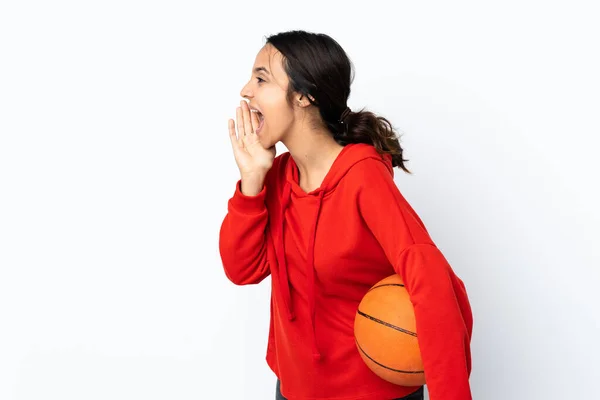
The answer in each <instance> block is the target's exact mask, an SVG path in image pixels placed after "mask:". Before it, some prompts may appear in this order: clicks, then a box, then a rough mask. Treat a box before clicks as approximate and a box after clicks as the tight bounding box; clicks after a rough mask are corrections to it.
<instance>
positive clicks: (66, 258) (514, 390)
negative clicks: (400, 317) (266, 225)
mask: <svg viewBox="0 0 600 400" xmlns="http://www.w3.org/2000/svg"><path fill="white" fill-rule="evenodd" d="M209 7H213V8H212V10H210V9H209ZM288 29H307V30H312V31H317V32H324V33H327V34H330V35H331V36H333V37H334V38H335V39H337V40H338V41H339V42H340V43H341V44H342V46H343V47H344V48H345V49H346V50H347V52H348V53H349V55H350V57H351V58H352V60H353V62H354V63H355V67H356V79H355V82H354V85H353V87H352V90H353V92H352V95H351V98H350V102H349V103H350V106H351V107H353V108H361V107H367V108H369V109H371V110H373V111H376V112H377V113H379V114H381V115H384V116H386V117H387V118H389V119H390V120H391V121H392V122H393V123H394V125H395V126H396V127H397V128H398V130H399V131H401V132H402V134H403V137H402V141H403V145H404V147H405V149H406V156H407V157H408V158H409V159H410V160H411V161H410V163H409V164H408V165H409V167H410V168H411V169H412V170H413V171H414V175H413V176H408V175H406V174H403V173H401V172H400V171H399V170H397V171H398V172H397V183H398V186H399V187H400V188H401V190H402V192H403V193H404V195H405V196H406V197H407V198H408V200H409V201H410V202H411V204H412V205H413V206H414V207H415V209H416V210H417V212H418V213H419V214H420V215H421V217H422V218H423V220H424V222H425V224H426V225H427V226H428V229H429V230H430V232H431V234H432V236H433V238H434V240H435V241H436V242H437V244H438V246H439V247H440V248H441V249H442V251H443V252H444V253H445V255H446V256H447V258H448V259H449V260H450V262H451V264H452V265H453V267H454V269H455V270H456V272H457V273H458V274H459V276H461V278H462V279H463V280H464V281H465V283H466V285H467V288H468V291H469V295H470V298H471V301H472V306H473V310H474V314H475V326H474V336H473V343H472V345H473V373H472V377H471V382H472V390H473V395H474V398H476V399H485V400H500V399H507V398H519V399H530V400H533V399H536V400H537V399H539V400H547V399H563V398H585V399H593V398H598V396H600V395H598V391H597V381H598V378H600V366H599V365H600V362H599V361H600V351H599V345H598V339H599V338H600V328H599V323H600V316H599V315H600V312H599V311H598V309H597V307H596V306H594V304H598V302H599V301H600V294H599V292H600V290H599V284H600V282H599V281H600V279H599V277H600V276H599V272H598V271H599V266H600V256H599V248H600V246H599V244H598V240H599V239H600V229H599V226H600V212H599V210H598V204H600V198H599V195H598V186H599V184H598V181H599V179H598V172H600V171H599V170H600V168H598V162H597V160H596V159H594V158H595V157H597V154H598V144H599V140H598V135H599V134H600V129H599V125H600V124H599V122H598V117H599V110H600V101H599V93H600V80H599V77H598V75H599V74H598V71H600V60H599V52H598V48H599V45H598V37H600V29H599V25H598V13H597V11H596V10H594V9H593V7H592V2H591V1H590V2H588V3H584V2H578V1H563V2H552V1H543V2H542V1H538V2H534V1H502V2H493V3H492V2H482V1H471V2H466V1H453V2H437V3H432V2H400V1H398V2H396V1H395V2H392V1H390V2H381V1H373V0H370V1H366V2H349V1H344V2H325V1H318V2H313V1H302V2H285V3H284V2H275V1H261V2H232V1H224V2H215V3H214V4H209V3H206V4H203V5H200V2H194V1H188V2H181V1H162V2H159V1H146V2H142V1H138V2H134V1H122V0H120V1H102V2H77V1H71V2H67V1H54V2H41V1H39V2H31V1H3V2H2V3H1V5H0V60H1V62H0V134H1V136H0V203H1V204H0V399H2V400H17V399H18V400H30V399H40V400H45V399H60V400H71V399H73V400H75V399H76V400H80V399H86V400H87V399H90V400H92V399H94V400H95V399H111V400H116V399H127V400H129V399H145V400H151V399H152V400H154V399H178V400H185V399H217V400H218V399H225V400H229V399H231V400H234V399H252V400H263V399H272V398H274V384H275V378H274V376H273V375H272V373H271V372H270V370H269V369H268V368H267V366H266V363H265V361H264V356H265V346H266V340H267V329H268V311H269V308H268V301H269V281H268V280H267V281H265V282H264V283H263V284H261V285H258V286H249V287H236V286H234V285H233V284H231V283H230V282H229V281H227V279H226V278H225V275H224V273H223V270H222V266H221V264H220V258H219V254H218V230H219V227H220V223H221V221H222V218H223V216H224V215H225V211H226V202H227V200H228V199H229V197H230V196H231V195H232V193H233V190H234V184H235V181H236V180H237V178H238V175H237V170H236V166H235V162H234V160H233V157H232V155H231V150H230V143H229V139H228V136H227V119H228V118H230V117H233V116H234V115H235V107H236V106H237V104H238V101H239V99H240V97H239V92H240V89H241V87H242V86H243V84H244V83H245V82H246V80H247V79H248V78H249V76H250V69H251V67H252V64H253V62H254V57H255V55H256V53H257V52H258V51H259V50H260V47H261V46H262V45H263V43H264V36H265V35H268V34H272V33H276V32H279V31H282V30H288ZM278 150H279V152H281V151H285V149H284V148H279V149H278ZM435 400H440V399H435Z"/></svg>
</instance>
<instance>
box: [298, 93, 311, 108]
mask: <svg viewBox="0 0 600 400" xmlns="http://www.w3.org/2000/svg"><path fill="white" fill-rule="evenodd" d="M306 96H308V98H310V100H312V101H315V98H314V97H312V96H311V95H310V94H309V95H306ZM306 96H305V95H303V94H299V95H298V96H297V98H296V104H297V105H298V106H299V107H308V106H309V105H310V102H309V101H308V99H307V98H306Z"/></svg>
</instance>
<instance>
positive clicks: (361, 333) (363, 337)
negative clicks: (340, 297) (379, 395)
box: [354, 274, 425, 386]
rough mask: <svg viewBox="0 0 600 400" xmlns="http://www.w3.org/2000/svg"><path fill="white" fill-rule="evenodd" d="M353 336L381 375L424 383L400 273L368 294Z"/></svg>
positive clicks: (412, 316) (401, 381)
mask: <svg viewBox="0 0 600 400" xmlns="http://www.w3.org/2000/svg"><path fill="white" fill-rule="evenodd" d="M354 338H355V340H356V347H357V348H358V351H359V353H360V355H361V357H362V359H363V360H364V362H365V363H366V364H367V366H368V367H369V368H370V369H371V371H373V372H374V373H375V374H376V375H377V376H379V377H380V378H382V379H384V380H386V381H388V382H391V383H394V384H396V385H402V386H420V385H424V384H425V374H424V372H423V362H422V360H421V352H420V350H419V343H418V341H417V332H416V324H415V314H414V309H413V306H412V303H411V302H410V299H409V297H408V292H407V291H406V289H405V288H404V283H403V282H402V279H401V278H400V276H399V275H397V274H394V275H391V276H389V277H387V278H385V279H382V280H381V281H379V282H377V283H376V284H375V285H373V287H371V289H369V291H368V292H367V293H366V294H365V296H364V297H363V299H362V300H361V302H360V304H359V306H358V309H357V311H356V317H355V319H354Z"/></svg>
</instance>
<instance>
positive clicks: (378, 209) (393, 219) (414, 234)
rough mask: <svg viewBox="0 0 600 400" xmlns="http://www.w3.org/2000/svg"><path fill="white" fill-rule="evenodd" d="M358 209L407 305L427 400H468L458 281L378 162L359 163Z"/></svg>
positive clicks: (464, 313)
mask: <svg viewBox="0 0 600 400" xmlns="http://www.w3.org/2000/svg"><path fill="white" fill-rule="evenodd" d="M361 164H363V165H362V166H360V167H359V172H358V173H359V174H360V175H361V176H360V177H358V179H360V181H361V184H360V185H361V186H360V190H359V193H358V199H357V201H358V205H359V209H360V213H361V215H362V218H363V219H364V221H365V223H366V225H367V226H368V228H369V230H370V231H371V232H372V233H373V235H374V236H375V238H376V239H377V240H378V242H379V243H380V245H381V246H382V249H383V250H384V252H385V254H386V256H387V258H388V259H389V261H390V263H391V264H392V265H393V267H394V270H395V271H396V273H397V274H398V275H400V277H401V278H402V280H403V281H404V284H405V287H406V290H407V292H408V293H409V296H410V299H411V302H412V304H413V308H414V312H415V319H416V327H417V337H418V341H419V348H420V350H421V357H422V360H423V366H424V371H425V380H426V384H427V389H428V392H429V397H430V399H431V400H471V398H472V397H471V390H470V385H469V375H470V372H471V358H470V357H471V356H470V348H469V346H470V336H471V328H472V317H471V309H470V306H469V304H468V300H467V297H466V292H465V291H464V285H463V284H462V281H460V279H458V278H457V277H456V276H455V275H454V273H453V271H452V269H451V267H450V265H449V264H448V262H447V260H446V259H445V257H444V256H443V255H442V253H441V252H440V250H439V249H438V248H437V247H436V246H435V244H434V243H433V242H432V240H431V239H430V237H429V235H428V233H427V231H426V229H425V227H424V226H423V223H422V222H421V220H420V219H419V217H418V216H417V215H416V213H415V212H414V210H413V209H412V208H411V207H410V205H409V204H408V203H407V201H406V200H405V199H404V197H403V196H402V194H401V193H400V191H399V189H398V187H397V186H396V184H395V182H394V180H393V176H392V175H391V173H390V171H389V170H388V169H387V167H386V166H385V165H384V164H383V163H382V162H380V161H376V160H368V161H367V162H363V163H361Z"/></svg>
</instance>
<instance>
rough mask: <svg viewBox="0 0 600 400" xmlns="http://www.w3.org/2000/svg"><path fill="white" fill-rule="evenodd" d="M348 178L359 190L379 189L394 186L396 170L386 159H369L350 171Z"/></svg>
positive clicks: (359, 162)
mask: <svg viewBox="0 0 600 400" xmlns="http://www.w3.org/2000/svg"><path fill="white" fill-rule="evenodd" d="M346 178H347V179H348V180H349V181H351V182H352V184H353V185H354V186H356V187H358V188H372V187H378V186H381V185H382V184H386V185H387V184H394V185H395V183H394V170H393V168H392V167H391V165H390V164H389V163H387V162H386V161H385V159H382V158H378V157H368V158H365V159H363V160H360V161H358V162H357V163H356V164H354V165H353V166H352V168H350V169H349V171H348V173H347V175H346Z"/></svg>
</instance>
